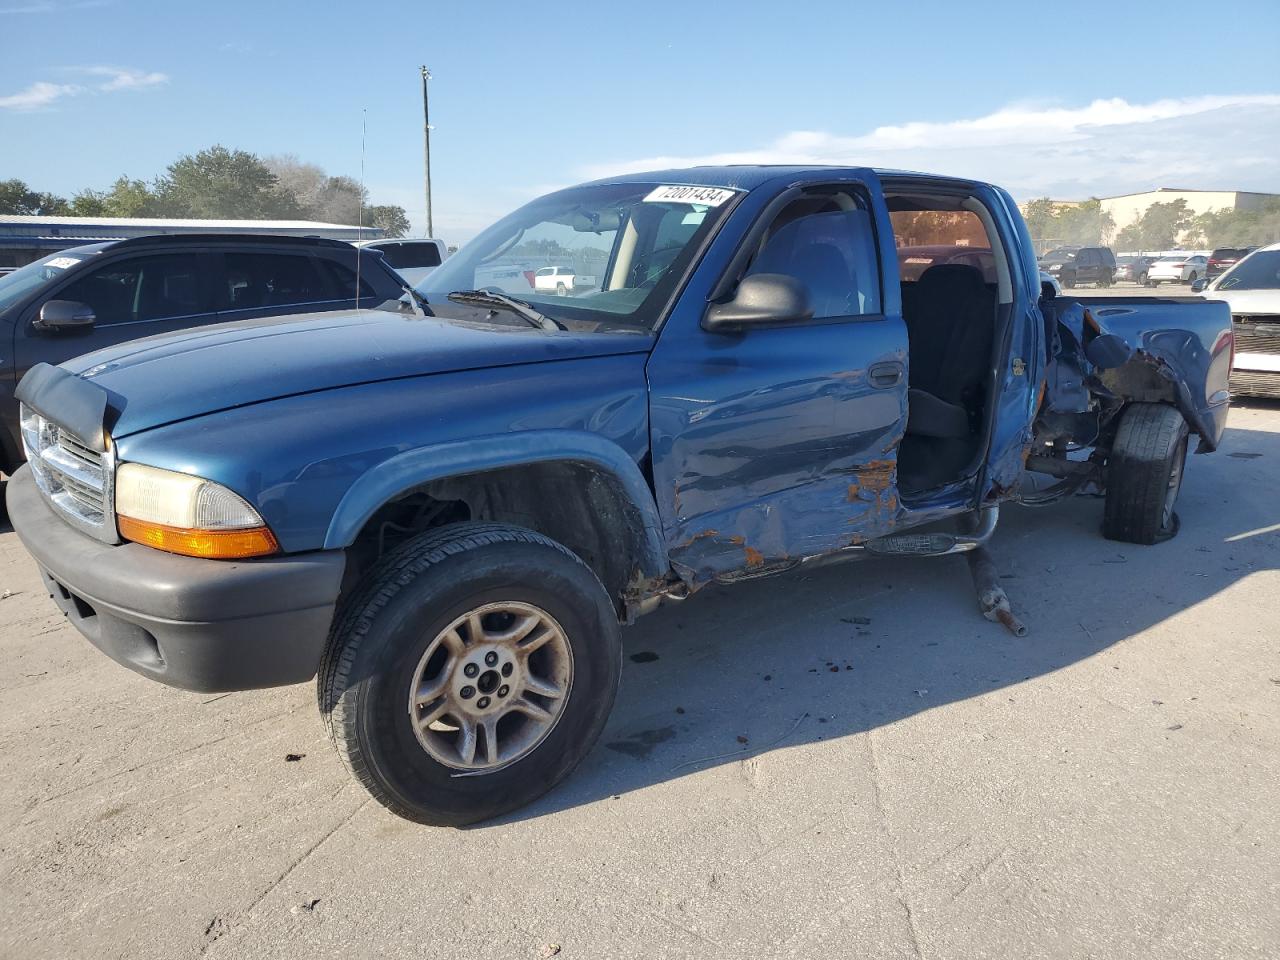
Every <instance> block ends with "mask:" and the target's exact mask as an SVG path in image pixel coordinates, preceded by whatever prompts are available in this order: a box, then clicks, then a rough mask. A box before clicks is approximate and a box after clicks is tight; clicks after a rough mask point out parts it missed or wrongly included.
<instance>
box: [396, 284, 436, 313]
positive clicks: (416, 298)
mask: <svg viewBox="0 0 1280 960" xmlns="http://www.w3.org/2000/svg"><path fill="white" fill-rule="evenodd" d="M400 289H401V290H403V291H404V292H405V296H407V297H408V298H409V308H410V309H411V310H413V312H414V313H416V314H417V315H418V316H420V317H434V316H435V314H434V313H432V312H431V304H429V303H427V298H426V297H424V296H423V295H422V294H420V293H419V292H418V291H417V290H415V289H413V287H411V286H409V284H408V283H406V282H404V281H403V280H402V281H400ZM401 299H402V300H403V299H404V297H401Z"/></svg>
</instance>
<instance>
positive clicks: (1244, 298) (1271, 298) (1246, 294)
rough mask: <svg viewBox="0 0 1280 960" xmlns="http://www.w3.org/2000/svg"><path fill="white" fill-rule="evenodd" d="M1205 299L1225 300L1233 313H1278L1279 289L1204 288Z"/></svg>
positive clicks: (1279, 311) (1203, 295) (1279, 309)
mask: <svg viewBox="0 0 1280 960" xmlns="http://www.w3.org/2000/svg"><path fill="white" fill-rule="evenodd" d="M1201 296H1202V297H1204V298H1205V299H1206V300H1225V301H1226V302H1227V303H1228V304H1229V305H1230V307H1231V312H1232V313H1233V314H1235V315H1246V316H1247V315H1249V314H1263V313H1277V314H1280V290H1206V291H1204V292H1203V293H1202V294H1201Z"/></svg>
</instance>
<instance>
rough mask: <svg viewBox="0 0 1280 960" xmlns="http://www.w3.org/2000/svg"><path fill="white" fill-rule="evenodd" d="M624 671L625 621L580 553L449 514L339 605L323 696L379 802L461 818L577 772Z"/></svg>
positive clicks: (489, 813) (489, 811)
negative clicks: (452, 520)
mask: <svg viewBox="0 0 1280 960" xmlns="http://www.w3.org/2000/svg"><path fill="white" fill-rule="evenodd" d="M621 666H622V644H621V637H620V631H619V627H618V620H617V615H616V613H615V611H614V609H613V605H612V603H611V602H610V600H609V596H608V594H607V593H606V591H605V589H604V587H603V586H602V585H601V583H600V581H599V579H597V577H596V575H595V574H594V573H593V572H592V571H591V570H590V569H589V568H588V567H587V566H586V564H584V563H583V562H582V561H581V560H580V559H578V557H577V556H575V555H574V554H573V553H571V552H570V551H569V550H568V549H566V548H565V547H563V546H561V545H560V544H558V543H556V542H555V541H553V540H550V539H548V538H546V537H544V536H542V535H541V534H538V533H534V532H533V531H531V530H524V529H521V528H519V527H510V526H505V525H500V524H481V523H465V524H453V525H450V526H447V527H442V528H440V529H439V530H436V531H431V532H429V533H425V534H422V535H420V536H418V537H416V538H415V539H413V540H410V541H409V542H408V543H406V544H404V545H403V546H402V547H400V548H399V549H398V550H397V551H395V552H394V553H393V554H391V555H389V556H388V557H387V558H386V559H385V560H384V561H383V562H382V563H381V564H380V565H379V566H378V567H377V568H376V569H375V570H374V571H372V572H371V573H370V575H369V576H368V577H367V578H366V579H365V582H364V584H363V585H362V587H361V589H360V590H359V591H358V593H357V594H356V595H355V596H353V597H352V599H351V600H350V601H349V602H348V603H346V604H344V606H343V609H342V612H341V613H340V615H339V616H338V618H337V619H336V620H335V623H334V628H333V630H332V631H331V633H330V639H329V647H328V650H327V652H326V656H325V662H324V663H323V664H322V666H321V669H320V674H319V677H318V678H317V683H318V699H319V702H320V709H321V713H322V715H323V716H324V718H325V720H326V723H327V725H328V727H329V733H330V736H331V738H332V739H333V742H334V745H335V746H336V747H337V749H338V753H339V754H340V755H341V757H342V758H343V760H344V761H345V762H346V764H347V766H348V768H349V769H350V770H351V772H352V773H353V774H354V775H355V777H356V779H358V780H359V781H360V782H361V784H363V785H364V787H365V788H366V789H367V790H368V791H369V793H370V794H371V795H372V796H373V798H374V799H375V800H377V801H378V802H379V803H381V804H382V805H383V806H385V807H387V808H388V809H389V810H391V811H392V812H393V813H396V814H398V815H399V816H402V817H405V818H406V819H409V820H414V821H417V822H419V823H428V824H436V825H442V826H443V825H448V826H461V825H463V824H467V823H472V822H475V821H478V820H485V819H488V818H490V817H495V816H497V815H499V814H502V813H506V812H507V811H510V810H514V809H516V808H517V807H521V806H524V805H525V804H527V803H529V802H531V801H533V800H535V799H537V798H538V797H540V796H541V795H542V794H544V793H546V792H547V791H548V790H550V789H551V788H552V787H554V786H555V785H556V784H557V783H559V782H560V781H561V780H563V779H564V778H565V777H566V776H568V774H569V773H570V772H571V771H572V770H573V768H574V767H575V766H577V764H578V762H579V761H580V760H581V759H582V758H583V757H584V756H585V755H586V754H587V752H588V751H589V750H590V749H591V747H592V745H593V744H594V743H595V741H596V738H597V737H598V736H599V735H600V732H601V730H602V729H603V728H604V724H605V720H606V719H607V718H608V715H609V710H610V708H611V707H612V706H613V700H614V695H615V693H616V692H617V686H618V678H619V676H620V675H621Z"/></svg>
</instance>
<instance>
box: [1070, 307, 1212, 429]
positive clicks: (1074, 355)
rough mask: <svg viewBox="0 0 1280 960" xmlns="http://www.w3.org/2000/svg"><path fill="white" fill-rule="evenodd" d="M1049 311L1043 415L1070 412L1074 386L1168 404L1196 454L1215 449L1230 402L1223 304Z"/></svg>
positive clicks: (1076, 400)
mask: <svg viewBox="0 0 1280 960" xmlns="http://www.w3.org/2000/svg"><path fill="white" fill-rule="evenodd" d="M1054 313H1055V314H1056V318H1057V320H1058V323H1059V324H1060V329H1059V331H1058V350H1059V355H1058V357H1057V358H1056V360H1057V362H1056V364H1055V366H1056V367H1057V370H1056V377H1055V376H1051V377H1050V380H1049V383H1048V391H1049V395H1048V397H1047V400H1046V404H1045V406H1046V409H1047V410H1049V411H1052V412H1072V411H1073V410H1074V408H1075V407H1076V406H1077V405H1078V403H1079V399H1080V395H1081V390H1080V388H1081V387H1082V386H1087V387H1088V389H1089V391H1090V392H1092V393H1095V394H1099V393H1100V394H1103V395H1109V396H1111V397H1114V398H1116V399H1119V400H1123V401H1127V402H1139V401H1140V402H1163V403H1171V404H1173V405H1174V406H1176V407H1177V408H1178V410H1179V411H1180V412H1181V413H1182V415H1183V417H1185V418H1186V421H1187V423H1188V425H1189V426H1190V428H1191V430H1192V432H1193V433H1195V434H1196V435H1197V436H1199V437H1200V444H1199V448H1198V450H1197V452H1199V453H1206V452H1209V451H1212V450H1214V449H1216V448H1217V446H1218V443H1219V441H1220V440H1221V439H1222V432H1223V430H1224V429H1225V428H1226V422H1227V409H1228V406H1229V401H1230V394H1229V392H1228V389H1227V383H1228V379H1229V377H1230V374H1231V353H1232V350H1231V344H1232V339H1231V311H1230V308H1229V307H1228V306H1227V305H1226V304H1225V303H1221V302H1218V301H1213V300H1200V299H1189V298H1188V299H1169V298H1158V297H1123V298H1108V299H1106V300H1105V301H1104V300H1100V299H1099V300H1094V301H1091V302H1082V301H1079V300H1072V299H1059V300H1056V301H1054ZM1081 354H1083V355H1081ZM1073 372H1076V373H1078V375H1079V376H1078V377H1077V376H1072V375H1071V374H1072V373H1073Z"/></svg>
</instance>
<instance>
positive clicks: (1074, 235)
mask: <svg viewBox="0 0 1280 960" xmlns="http://www.w3.org/2000/svg"><path fill="white" fill-rule="evenodd" d="M1056 219H1057V225H1056V230H1057V234H1056V236H1057V238H1058V239H1060V240H1062V241H1063V242H1064V243H1072V244H1079V245H1080V246H1082V247H1096V246H1099V245H1100V244H1101V243H1102V239H1103V237H1106V236H1109V235H1110V233H1111V231H1112V230H1114V229H1115V221H1114V220H1113V219H1112V218H1111V214H1109V213H1105V212H1104V211H1103V209H1102V201H1101V200H1098V199H1097V198H1096V197H1095V198H1092V199H1089V200H1086V201H1084V202H1083V203H1080V204H1077V205H1076V206H1074V207H1063V208H1062V209H1061V210H1059V211H1058V215H1057V218H1056Z"/></svg>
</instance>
